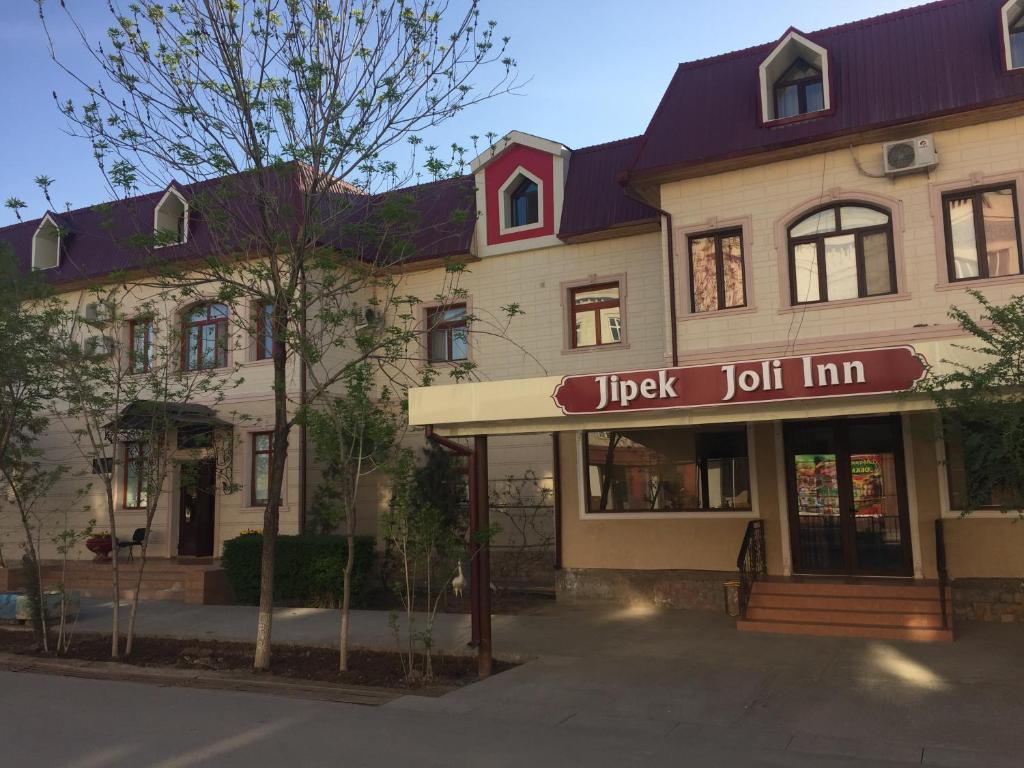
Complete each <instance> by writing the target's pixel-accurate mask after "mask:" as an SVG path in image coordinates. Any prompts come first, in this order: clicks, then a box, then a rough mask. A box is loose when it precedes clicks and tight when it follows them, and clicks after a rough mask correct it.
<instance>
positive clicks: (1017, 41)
mask: <svg viewBox="0 0 1024 768" xmlns="http://www.w3.org/2000/svg"><path fill="white" fill-rule="evenodd" d="M1009 34H1010V67H1011V68H1013V69H1016V68H1017V67H1024V10H1019V11H1017V18H1016V20H1015V21H1014V22H1013V23H1012V24H1010V29H1009Z"/></svg>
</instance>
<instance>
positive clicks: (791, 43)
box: [757, 30, 832, 123]
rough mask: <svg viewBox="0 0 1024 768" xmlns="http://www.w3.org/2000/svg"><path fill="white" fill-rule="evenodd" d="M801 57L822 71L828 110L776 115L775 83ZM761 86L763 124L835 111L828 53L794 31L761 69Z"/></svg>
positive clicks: (759, 74) (765, 61) (823, 90)
mask: <svg viewBox="0 0 1024 768" xmlns="http://www.w3.org/2000/svg"><path fill="white" fill-rule="evenodd" d="M798 58H803V59H804V60H805V61H806V62H807V63H808V64H811V65H813V66H815V67H817V68H818V69H819V70H821V89H822V96H823V100H824V102H825V106H824V109H819V110H817V111H815V112H805V113H803V114H800V115H795V116H793V117H788V118H778V117H776V116H775V83H776V82H778V79H779V78H780V77H782V75H783V74H785V72H786V70H787V69H789V67H790V66H791V65H792V64H793V62H794V61H796V60H797V59H798ZM757 72H758V78H759V79H760V83H761V122H763V123H773V122H775V121H777V120H780V119H785V120H796V119H799V118H802V117H807V116H808V115H820V114H824V113H825V112H828V111H829V110H831V109H832V92H831V91H832V89H831V78H830V77H829V63H828V51H827V50H826V49H825V48H823V47H822V46H820V45H818V44H817V43H814V42H811V41H810V40H808V39H807V38H806V37H804V36H803V35H801V34H800V33H799V32H797V31H796V30H790V31H789V32H787V33H786V34H785V36H783V38H782V40H780V41H779V44H778V45H776V46H775V49H774V50H773V51H772V52H771V53H770V54H768V58H766V59H765V60H764V61H762V62H761V64H760V66H759V67H758V68H757Z"/></svg>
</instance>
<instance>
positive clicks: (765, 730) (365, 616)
mask: <svg viewBox="0 0 1024 768" xmlns="http://www.w3.org/2000/svg"><path fill="white" fill-rule="evenodd" d="M108 621H109V605H103V604H100V603H97V602H87V603H86V605H85V607H84V611H83V616H82V620H81V622H80V625H79V626H80V628H81V629H88V630H98V631H104V630H106V629H107V626H108ZM254 628H255V609H253V608H248V607H241V606H230V607H216V606H187V605H182V604H175V603H148V604H146V605H144V606H143V607H142V610H141V612H140V629H139V632H140V634H160V635H169V636H188V637H217V638H224V639H238V640H250V639H251V638H252V636H253V633H254ZM959 629H961V630H962V631H960V634H959V638H958V640H957V642H956V643H954V644H952V645H920V644H911V643H900V642H889V641H870V640H857V639H846V638H799V637H789V636H772V635H751V634H744V633H740V632H737V631H736V630H735V628H734V626H733V624H732V622H731V621H729V620H728V618H726V617H724V616H721V615H718V614H706V613H696V612H684V611H670V612H653V611H645V610H640V609H604V610H595V609H574V608H566V607H563V606H556V605H552V606H551V607H550V608H549V609H547V610H546V611H544V612H542V613H541V614H539V615H530V616H496V617H494V637H495V642H494V645H495V652H496V654H497V655H498V656H502V657H506V658H509V657H516V658H520V659H524V660H530V661H529V663H527V664H524V665H523V666H521V667H518V668H517V669H514V670H512V671H510V672H506V673H503V674H501V675H497V676H495V677H494V678H492V679H490V680H488V681H485V682H483V683H480V684H478V685H473V686H469V687H467V688H465V689H462V690H459V691H456V692H454V693H452V694H449V695H447V696H445V697H443V698H441V699H424V698H421V697H416V696H405V697H402V698H400V699H398V700H396V701H394V702H391V703H390V704H388V705H386V706H385V707H383V708H382V709H384V710H388V711H389V712H390V713H392V714H389V715H388V718H391V717H396V716H398V713H400V712H405V713H408V714H415V717H414V718H413V719H411V720H402V721H401V722H403V723H411V722H414V721H415V722H438V723H443V722H448V721H450V722H452V723H461V724H462V726H461V730H458V731H457V732H458V733H461V736H459V737H458V738H466V739H469V741H468V742H466V744H469V743H472V742H474V740H475V738H476V737H474V736H471V733H474V732H480V733H487V734H490V735H491V737H492V738H496V739H497V741H496V742H494V743H493V744H491V745H490V748H491V749H497V750H498V751H499V753H500V752H501V750H506V749H507V750H511V751H512V752H514V751H515V750H516V749H519V748H520V747H522V748H523V749H524V750H525V751H524V752H522V753H521V754H523V755H526V754H527V753H529V749H527V748H528V747H530V746H531V745H530V744H518V742H519V740H521V739H525V740H527V741H530V740H532V739H534V738H537V739H542V740H543V739H554V740H555V741H557V738H556V737H555V734H556V733H561V734H566V736H565V738H566V739H568V740H569V741H568V742H565V743H569V742H574V739H575V740H582V741H583V742H586V743H587V744H606V743H608V741H609V740H611V741H615V740H616V739H618V740H619V741H620V742H621V743H622V744H629V745H631V747H630V748H631V749H634V750H640V751H639V752H635V751H634V752H630V754H634V755H635V756H640V755H641V754H642V755H643V758H642V759H639V760H636V759H634V760H633V762H639V763H640V764H647V762H648V759H650V761H651V762H652V763H657V762H659V761H660V757H665V758H667V757H668V756H670V755H672V754H675V753H674V752H673V749H678V748H681V746H682V745H683V744H686V745H688V747H687V748H688V749H693V750H696V752H694V754H703V755H707V756H709V759H710V756H712V755H714V754H721V755H729V754H731V755H732V756H733V758H736V759H738V757H737V756H738V755H739V754H741V753H742V754H746V755H748V756H753V755H757V756H758V759H760V760H764V761H765V762H763V763H762V764H766V765H769V764H770V765H786V764H792V765H825V764H829V763H826V762H825V760H826V758H836V759H839V758H850V759H851V760H852V761H853V763H852V764H856V765H868V764H874V763H871V762H870V761H882V764H893V763H895V764H922V763H923V764H926V765H944V766H963V765H979V766H986V767H987V768H996V767H997V766H1003V765H1006V766H1010V765H1013V766H1019V765H1021V764H1022V758H1021V754H1022V753H1024V736H1022V734H1021V727H1020V723H1021V722H1024V626H1014V625H986V624H967V625H963V626H962V627H961V628H959ZM468 633H469V626H468V617H467V616H463V615H441V616H439V620H438V628H437V632H436V637H437V645H438V647H441V648H446V649H452V650H460V651H465V650H466V649H465V645H464V644H465V641H466V639H467V638H468ZM336 635H337V612H335V611H320V610H312V609H292V610H281V611H278V612H277V615H276V618H275V625H274V637H275V640H277V641H278V642H301V643H309V644H325V645H333V644H335V643H336ZM352 639H353V642H354V643H355V644H356V645H364V646H375V647H385V648H386V647H390V646H391V645H392V644H393V639H392V636H391V633H390V630H389V629H388V616H387V614H386V613H380V612H371V611H357V612H355V614H354V616H353V622H352ZM281 706H288V707H291V706H294V705H291V704H289V705H284V704H282V705H281ZM335 706H340V705H335ZM363 717H368V716H364V715H359V718H363ZM420 718H426V720H423V721H421V720H420ZM571 734H575V736H572V738H570V736H569V735H571ZM382 738H384V736H383V734H382ZM559 738H561V737H559ZM559 743H562V742H559ZM466 744H463V747H465V746H466ZM673 745H675V746H674V747H673ZM702 750H703V751H702ZM716 750H718V752H716ZM737 750H738V751H737ZM586 753H587V754H591V750H587V752H586ZM600 753H601V750H600V749H599V750H597V754H598V755H600ZM509 754H511V752H510V753H509ZM552 754H554V753H552ZM581 754H582V753H581ZM608 754H615V755H618V756H619V757H620V758H621V757H622V753H621V752H619V751H616V750H612V752H609V753H608ZM659 756H660V757H659ZM812 756H813V757H812ZM723 759H724V758H723ZM597 762H598V763H599V764H605V762H604V761H602V760H600V759H598V760H597ZM427 764H433V763H431V761H429V760H428V761H427ZM439 764H440V763H439ZM455 764H462V763H459V762H458V761H455ZM480 764H487V763H480ZM492 764H501V765H504V764H509V765H519V764H523V762H521V761H519V760H511V761H508V762H501V761H497V762H494V763H492ZM539 764H542V765H545V764H549V763H546V762H542V763H539ZM552 764H553V763H552ZM561 764H566V763H565V761H564V760H563V761H562V763H561ZM568 764H579V763H578V762H576V761H574V760H571V759H570V760H569V762H568ZM608 764H619V765H621V764H622V763H621V762H619V763H614V762H609V763H608ZM676 764H678V763H676ZM692 764H694V765H705V764H712V765H713V764H723V765H732V764H739V765H746V764H754V763H748V762H742V761H741V762H736V763H732V762H728V761H726V762H722V763H716V762H714V761H710V762H699V761H698V762H693V763H692Z"/></svg>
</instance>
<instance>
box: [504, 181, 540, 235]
mask: <svg viewBox="0 0 1024 768" xmlns="http://www.w3.org/2000/svg"><path fill="white" fill-rule="evenodd" d="M538 221H540V190H539V189H538V187H537V182H536V181H534V180H533V179H530V178H528V177H526V176H523V175H520V176H519V178H518V180H516V181H515V182H513V184H512V186H511V187H510V188H509V192H508V222H507V223H506V226H508V227H509V228H512V227H525V226H526V225H528V224H536V223H537V222H538Z"/></svg>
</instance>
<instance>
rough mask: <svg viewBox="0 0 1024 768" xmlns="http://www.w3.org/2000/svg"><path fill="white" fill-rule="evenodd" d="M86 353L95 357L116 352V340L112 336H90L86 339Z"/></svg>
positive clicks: (106, 355)
mask: <svg viewBox="0 0 1024 768" xmlns="http://www.w3.org/2000/svg"><path fill="white" fill-rule="evenodd" d="M85 353H86V354H87V355H92V356H95V357H110V356H111V355H112V354H114V340H113V339H112V338H111V337H110V336H89V337H88V338H87V339H86V340H85Z"/></svg>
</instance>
